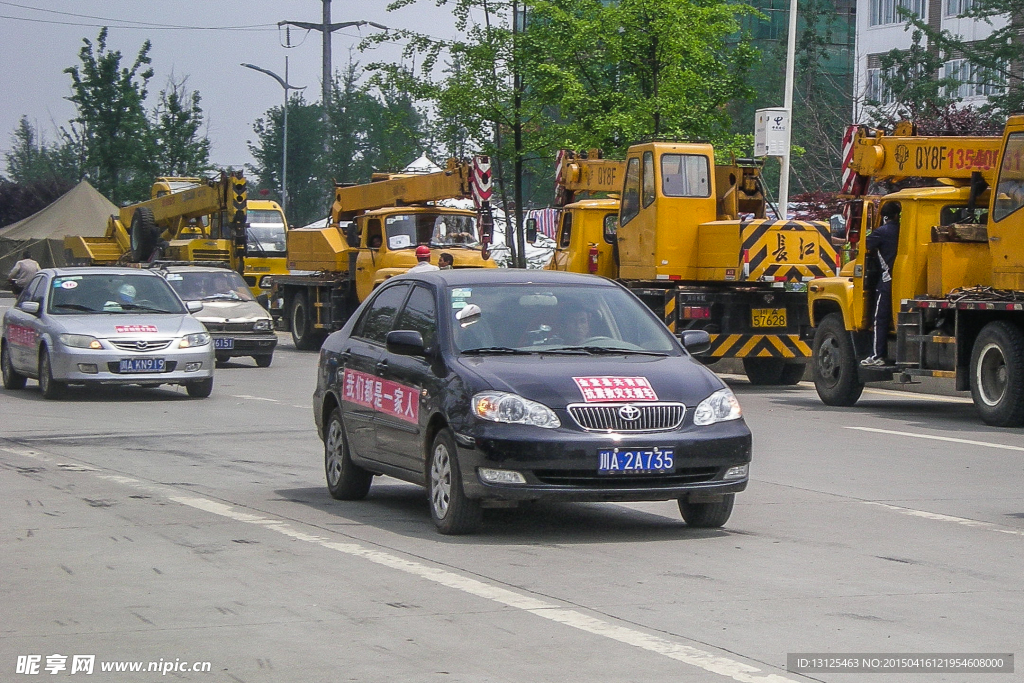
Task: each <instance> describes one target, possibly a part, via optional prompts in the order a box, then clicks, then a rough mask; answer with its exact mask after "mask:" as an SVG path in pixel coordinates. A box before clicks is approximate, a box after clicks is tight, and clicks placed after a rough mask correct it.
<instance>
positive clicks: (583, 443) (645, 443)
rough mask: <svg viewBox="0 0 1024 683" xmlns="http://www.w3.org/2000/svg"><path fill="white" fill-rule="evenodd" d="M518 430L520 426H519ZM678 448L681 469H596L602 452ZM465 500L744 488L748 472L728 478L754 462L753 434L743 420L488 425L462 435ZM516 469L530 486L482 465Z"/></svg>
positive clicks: (629, 496) (657, 495)
mask: <svg viewBox="0 0 1024 683" xmlns="http://www.w3.org/2000/svg"><path fill="white" fill-rule="evenodd" d="M517 427H518V428H517ZM655 446H657V447H659V448H661V449H665V448H672V449H674V451H675V457H674V459H675V469H674V471H673V472H671V473H664V474H629V475H626V474H614V475H611V474H598V473H597V468H598V450H600V449H607V448H612V447H618V448H619V449H629V448H652V447H655ZM456 447H457V450H458V456H459V465H460V469H461V470H462V482H463V490H464V491H465V492H466V495H467V497H469V498H474V499H484V500H507V501H524V500H539V499H544V500H559V501H578V502H586V501H592V502H600V501H644V500H669V499H672V498H680V497H684V496H690V495H700V494H707V495H719V494H724V493H735V492H738V491H742V490H743V489H745V488H746V486H747V477H746V476H744V477H742V478H736V479H729V480H726V479H724V478H723V477H724V475H725V473H726V471H727V470H729V468H731V467H735V466H738V465H744V464H747V463H749V462H750V454H751V436H750V431H749V430H748V429H747V427H746V425H745V424H744V423H743V421H742V420H734V421H730V422H723V423H719V424H716V425H710V426H707V427H693V426H692V425H691V426H690V427H686V428H684V429H682V430H679V431H675V432H656V433H649V434H607V433H598V432H580V431H574V430H568V429H555V430H546V429H540V428H535V427H533V428H527V427H520V426H518V425H497V424H496V425H487V426H486V427H484V428H482V429H480V430H478V431H477V432H476V433H458V432H457V433H456ZM481 467H485V468H492V469H501V470H515V471H517V472H519V473H520V474H522V475H523V477H524V478H525V479H526V483H525V484H493V483H488V482H484V481H483V480H482V479H481V478H480V476H479V474H478V468H481Z"/></svg>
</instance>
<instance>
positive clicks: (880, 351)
mask: <svg viewBox="0 0 1024 683" xmlns="http://www.w3.org/2000/svg"><path fill="white" fill-rule="evenodd" d="M881 216H882V224H881V225H880V226H878V227H877V228H875V229H874V230H872V231H871V234H870V235H868V237H867V239H866V240H865V245H866V246H867V248H868V255H867V258H876V259H878V265H879V267H880V269H881V276H880V277H879V278H878V284H877V285H876V287H875V321H874V332H873V335H874V336H873V342H874V343H873V347H872V348H873V352H872V354H871V355H870V356H868V357H867V358H865V359H864V360H862V361H861V362H860V364H861V365H866V366H885V365H888V362H887V361H886V359H885V357H886V355H888V343H889V342H888V340H889V325H890V323H891V322H892V274H893V266H894V265H895V263H896V247H897V245H898V244H899V241H900V205H899V202H889V203H888V204H886V205H884V206H883V207H882V211H881Z"/></svg>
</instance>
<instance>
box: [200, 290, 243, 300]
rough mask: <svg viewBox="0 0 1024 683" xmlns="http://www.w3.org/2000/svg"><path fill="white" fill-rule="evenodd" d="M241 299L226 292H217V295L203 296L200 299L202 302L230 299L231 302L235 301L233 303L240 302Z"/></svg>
mask: <svg viewBox="0 0 1024 683" xmlns="http://www.w3.org/2000/svg"><path fill="white" fill-rule="evenodd" d="M241 298H242V297H240V296H238V295H237V294H235V293H234V292H232V293H230V294H229V293H227V292H219V293H217V294H211V295H209V296H204V297H203V298H202V301H209V300H210V299H232V300H235V301H240V300H241Z"/></svg>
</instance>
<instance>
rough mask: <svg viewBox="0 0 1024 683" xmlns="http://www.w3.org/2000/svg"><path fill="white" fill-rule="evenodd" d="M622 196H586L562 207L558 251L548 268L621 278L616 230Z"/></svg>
mask: <svg viewBox="0 0 1024 683" xmlns="http://www.w3.org/2000/svg"><path fill="white" fill-rule="evenodd" d="M618 220H619V200H618V199H582V200H580V201H576V202H573V203H571V204H567V205H566V206H565V207H564V208H563V209H562V214H561V216H560V217H559V221H558V232H557V233H556V235H555V253H554V254H553V255H552V257H551V261H550V262H548V265H547V266H546V269H547V270H565V271H569V272H570V273H593V274H595V275H600V276H602V277H607V278H615V277H618V272H619V268H618V265H617V264H616V262H615V233H616V226H617V225H618Z"/></svg>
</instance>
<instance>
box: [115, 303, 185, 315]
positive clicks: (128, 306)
mask: <svg viewBox="0 0 1024 683" xmlns="http://www.w3.org/2000/svg"><path fill="white" fill-rule="evenodd" d="M121 308H123V309H125V310H128V311H147V312H149V313H174V311H167V310H164V309H162V308H154V307H152V306H142V305H140V304H121Z"/></svg>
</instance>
